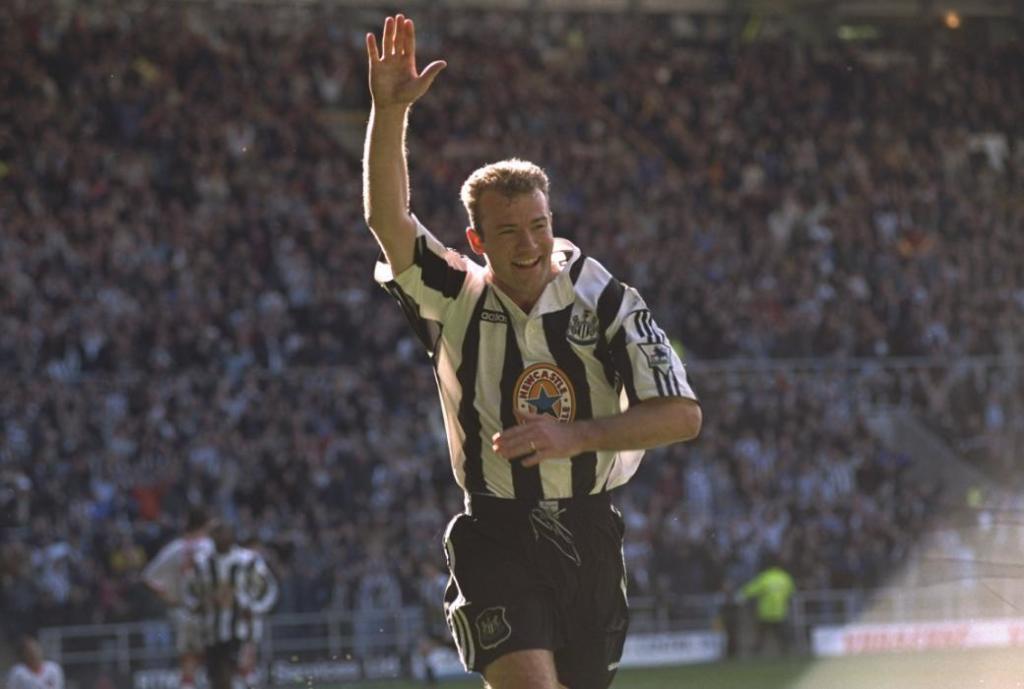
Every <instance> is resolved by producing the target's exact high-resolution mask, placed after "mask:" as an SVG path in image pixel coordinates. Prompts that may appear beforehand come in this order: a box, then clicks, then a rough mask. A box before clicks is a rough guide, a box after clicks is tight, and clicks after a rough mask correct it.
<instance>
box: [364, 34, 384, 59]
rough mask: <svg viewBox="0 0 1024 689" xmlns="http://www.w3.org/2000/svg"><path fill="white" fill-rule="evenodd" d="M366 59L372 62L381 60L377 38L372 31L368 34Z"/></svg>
mask: <svg viewBox="0 0 1024 689" xmlns="http://www.w3.org/2000/svg"><path fill="white" fill-rule="evenodd" d="M366 57H367V58H368V59H369V60H370V62H379V61H380V59H381V57H380V50H379V49H378V48H377V36H375V35H374V34H373V32H372V31H371V32H370V33H368V34H366Z"/></svg>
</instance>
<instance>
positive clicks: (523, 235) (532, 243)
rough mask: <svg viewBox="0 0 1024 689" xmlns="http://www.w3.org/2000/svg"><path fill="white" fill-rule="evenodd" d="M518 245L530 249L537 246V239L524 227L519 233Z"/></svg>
mask: <svg viewBox="0 0 1024 689" xmlns="http://www.w3.org/2000/svg"><path fill="white" fill-rule="evenodd" d="M518 245H519V248H520V249H532V248H534V247H536V246H537V240H536V238H535V237H534V236H533V233H532V232H530V230H529V229H526V230H524V231H522V232H520V233H519V242H518Z"/></svg>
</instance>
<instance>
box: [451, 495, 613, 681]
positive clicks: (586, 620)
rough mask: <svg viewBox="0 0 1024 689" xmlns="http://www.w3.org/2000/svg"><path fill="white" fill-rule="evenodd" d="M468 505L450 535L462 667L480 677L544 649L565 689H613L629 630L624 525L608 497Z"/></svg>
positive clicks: (482, 499) (486, 500)
mask: <svg viewBox="0 0 1024 689" xmlns="http://www.w3.org/2000/svg"><path fill="white" fill-rule="evenodd" d="M468 503H469V504H468V508H467V511H466V513H464V514H460V515H457V516H456V517H455V518H454V519H452V520H451V522H450V523H449V524H448V530H447V532H446V534H445V552H446V555H447V558H448V569H449V572H450V573H451V578H450V579H449V581H448V588H447V590H446V591H445V601H444V610H445V618H446V619H447V621H448V626H449V628H450V629H451V632H452V636H453V637H454V639H455V644H456V646H457V647H458V649H459V655H460V656H461V658H462V663H463V665H465V667H466V669H467V670H472V671H475V672H480V673H482V672H483V671H484V668H486V667H487V665H488V664H490V663H491V662H492V661H494V660H496V659H497V658H499V657H501V656H503V655H505V654H506V653H510V652H512V651H520V650H526V649H537V648H546V649H549V650H551V651H553V652H554V655H555V666H556V668H557V670H558V680H559V682H561V683H562V684H564V685H565V686H566V687H568V688H569V689H606V688H607V687H608V686H609V685H610V684H611V681H612V678H613V677H614V676H615V672H616V670H617V669H618V664H619V659H620V658H621V656H622V645H623V643H624V642H625V639H626V630H627V628H628V626H629V611H628V609H627V605H626V585H625V566H624V564H623V559H622V534H623V521H622V515H621V514H620V513H619V512H618V510H616V509H615V508H614V507H612V505H611V502H610V500H609V497H608V494H607V493H601V494H597V495H591V496H586V497H583V498H573V499H569V500H559V501H555V500H549V501H542V502H536V501H534V502H527V501H521V500H509V499H503V498H494V497H490V496H478V495H473V496H471V497H470V500H469V501H468Z"/></svg>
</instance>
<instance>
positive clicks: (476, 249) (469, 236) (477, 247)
mask: <svg viewBox="0 0 1024 689" xmlns="http://www.w3.org/2000/svg"><path fill="white" fill-rule="evenodd" d="M466 240H467V241H469V248H470V249H472V250H473V253H474V254H476V255H477V256H483V255H484V238H483V237H481V236H480V233H479V232H477V231H476V230H475V229H473V228H472V227H467V228H466Z"/></svg>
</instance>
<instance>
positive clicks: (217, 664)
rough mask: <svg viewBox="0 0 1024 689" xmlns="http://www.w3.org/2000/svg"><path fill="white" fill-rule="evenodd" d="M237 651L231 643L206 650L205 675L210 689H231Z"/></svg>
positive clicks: (215, 645)
mask: <svg viewBox="0 0 1024 689" xmlns="http://www.w3.org/2000/svg"><path fill="white" fill-rule="evenodd" d="M237 655H238V649H237V647H236V645H235V644H233V643H220V644H214V645H213V646H209V647H208V648H207V649H206V674H207V677H208V678H209V681H210V687H211V689H231V679H232V677H233V676H234V674H235V667H236V663H237Z"/></svg>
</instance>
